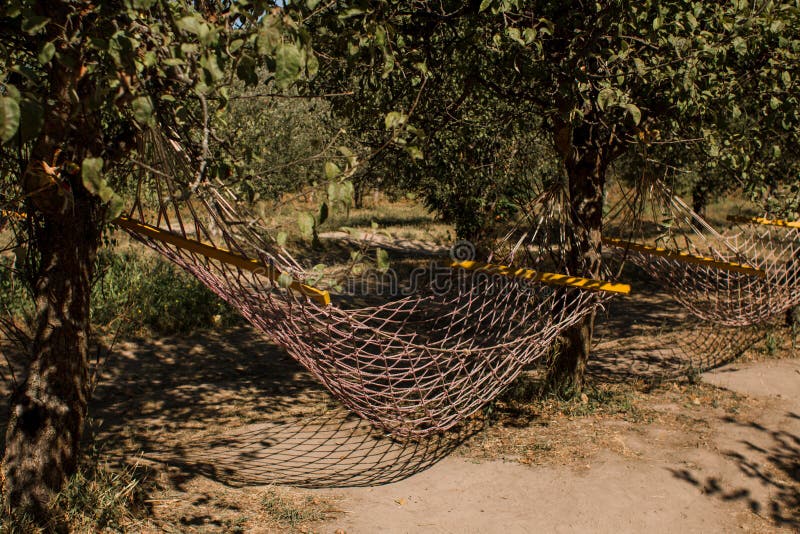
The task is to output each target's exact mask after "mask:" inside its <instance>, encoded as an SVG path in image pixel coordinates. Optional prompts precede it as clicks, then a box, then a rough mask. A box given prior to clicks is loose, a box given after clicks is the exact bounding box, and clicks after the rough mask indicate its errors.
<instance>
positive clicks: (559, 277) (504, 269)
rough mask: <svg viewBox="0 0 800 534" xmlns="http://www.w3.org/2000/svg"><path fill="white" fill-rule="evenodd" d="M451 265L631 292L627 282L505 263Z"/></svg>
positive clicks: (618, 291) (585, 286)
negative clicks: (594, 278) (618, 282)
mask: <svg viewBox="0 0 800 534" xmlns="http://www.w3.org/2000/svg"><path fill="white" fill-rule="evenodd" d="M450 266H451V267H458V268H460V269H466V270H468V271H483V272H487V273H490V274H499V275H502V276H508V277H510V278H521V279H523V280H534V281H537V282H541V283H543V284H549V285H553V286H568V287H579V288H582V289H590V290H594V291H606V292H609V293H624V294H628V293H630V292H631V286H629V285H628V284H614V283H612V282H604V281H603V280H592V279H590V278H578V277H576V276H567V275H565V274H555V273H543V272H540V271H534V270H531V269H518V268H516V267H508V266H506V265H495V264H492V263H481V262H479V261H456V262H453V263H451V264H450Z"/></svg>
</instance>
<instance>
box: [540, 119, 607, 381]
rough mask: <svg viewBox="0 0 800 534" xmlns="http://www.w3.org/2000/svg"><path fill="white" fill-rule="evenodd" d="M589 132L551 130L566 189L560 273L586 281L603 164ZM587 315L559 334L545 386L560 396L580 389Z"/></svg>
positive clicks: (599, 216)
mask: <svg viewBox="0 0 800 534" xmlns="http://www.w3.org/2000/svg"><path fill="white" fill-rule="evenodd" d="M591 135H592V131H591V129H590V127H587V126H583V127H581V128H579V129H575V130H572V129H571V128H569V127H568V126H562V127H561V128H558V129H556V134H555V136H554V141H555V145H556V148H557V149H558V151H559V153H560V154H561V156H562V158H563V160H564V166H565V168H566V173H567V178H568V188H569V203H570V212H571V213H570V223H571V228H570V229H569V232H567V235H568V236H569V242H568V243H566V247H567V257H566V268H567V270H568V271H569V274H571V275H573V276H581V277H586V278H600V277H601V276H602V271H601V267H602V257H601V246H602V244H601V237H602V229H603V188H604V187H605V171H606V165H607V164H606V162H605V158H604V157H603V151H602V150H601V149H599V148H596V147H595V146H594V142H593V139H592V138H591ZM594 319H595V313H594V312H592V313H590V314H589V315H587V316H586V317H584V318H583V319H582V320H581V321H579V322H578V323H577V324H575V325H573V326H572V327H570V328H567V329H566V330H565V331H564V332H563V333H562V335H561V339H560V344H559V351H558V354H557V355H556V357H555V359H554V361H553V362H552V365H551V368H550V369H549V370H548V376H547V385H548V387H549V388H550V390H551V391H554V392H556V393H558V394H560V395H565V396H572V395H574V394H576V393H579V392H580V391H581V390H582V389H583V386H584V379H585V374H586V364H587V362H588V360H589V355H590V353H591V347H592V335H593V333H594Z"/></svg>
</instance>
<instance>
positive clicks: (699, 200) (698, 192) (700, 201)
mask: <svg viewBox="0 0 800 534" xmlns="http://www.w3.org/2000/svg"><path fill="white" fill-rule="evenodd" d="M707 205H708V190H707V189H706V188H705V187H702V186H700V185H695V186H694V187H693V188H692V210H693V211H694V212H695V213H696V214H698V215H700V216H705V214H706V206H707Z"/></svg>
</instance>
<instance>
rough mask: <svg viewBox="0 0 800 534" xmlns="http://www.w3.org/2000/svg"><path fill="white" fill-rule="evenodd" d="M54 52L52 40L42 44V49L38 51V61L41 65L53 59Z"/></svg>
mask: <svg viewBox="0 0 800 534" xmlns="http://www.w3.org/2000/svg"><path fill="white" fill-rule="evenodd" d="M55 53H56V45H54V44H53V43H52V42H50V41H48V42H46V43H45V44H44V46H43V47H42V49H41V50H40V51H39V57H38V59H39V63H40V64H42V65H47V64H48V63H50V60H51V59H53V56H54V55H55Z"/></svg>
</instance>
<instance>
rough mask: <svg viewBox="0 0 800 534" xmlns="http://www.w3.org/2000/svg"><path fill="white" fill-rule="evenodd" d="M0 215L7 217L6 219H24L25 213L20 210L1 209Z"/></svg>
mask: <svg viewBox="0 0 800 534" xmlns="http://www.w3.org/2000/svg"><path fill="white" fill-rule="evenodd" d="M0 216H3V217H5V218H6V219H24V218H25V214H24V213H19V212H18V211H6V210H0Z"/></svg>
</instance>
